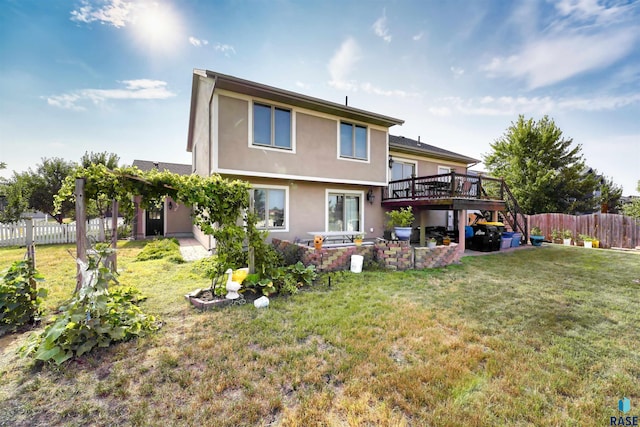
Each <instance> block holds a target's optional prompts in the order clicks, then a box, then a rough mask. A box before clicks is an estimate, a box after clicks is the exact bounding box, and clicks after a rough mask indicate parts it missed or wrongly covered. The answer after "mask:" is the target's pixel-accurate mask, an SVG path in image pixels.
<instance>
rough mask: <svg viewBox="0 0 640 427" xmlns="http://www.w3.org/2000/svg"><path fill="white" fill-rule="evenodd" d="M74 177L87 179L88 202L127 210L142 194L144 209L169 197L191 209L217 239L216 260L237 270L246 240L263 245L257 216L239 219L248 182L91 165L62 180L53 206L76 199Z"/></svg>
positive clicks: (246, 198)
mask: <svg viewBox="0 0 640 427" xmlns="http://www.w3.org/2000/svg"><path fill="white" fill-rule="evenodd" d="M77 178H84V180H85V198H86V199H94V200H97V199H99V198H104V197H108V198H109V199H116V200H117V201H118V202H119V204H121V205H123V206H129V205H131V200H132V199H133V197H135V196H141V197H142V207H143V208H146V207H148V206H149V205H150V204H151V203H153V202H155V201H159V200H163V199H164V198H165V197H167V196H169V197H171V198H172V199H174V200H175V201H176V202H178V203H182V204H185V205H188V206H191V207H192V209H193V222H194V224H195V225H197V226H198V227H200V229H201V230H202V231H203V232H204V233H206V234H210V235H212V236H213V237H214V238H215V239H216V242H217V254H218V256H219V257H220V258H221V259H224V260H225V261H228V262H230V263H234V264H235V265H236V266H237V265H238V264H240V263H243V262H246V253H245V252H244V243H245V242H248V243H249V244H250V245H252V246H254V247H255V246H258V247H259V248H261V245H264V240H263V235H262V233H260V232H258V231H257V230H256V227H255V217H253V216H252V215H246V214H244V215H243V212H246V210H247V209H248V207H249V189H250V184H249V183H248V182H245V181H241V180H230V179H227V178H223V177H221V176H220V175H212V176H209V177H201V176H198V175H187V176H185V175H178V174H175V173H172V172H168V171H158V170H151V171H149V172H143V171H141V170H140V169H138V168H136V167H131V166H126V167H120V168H115V169H108V168H107V167H106V166H104V165H102V164H92V165H90V166H88V167H86V168H80V169H78V170H76V171H75V173H74V174H71V175H69V176H68V177H67V178H66V180H65V181H64V183H63V185H62V188H61V189H60V191H59V192H58V195H57V196H56V200H55V206H56V208H57V207H59V206H61V204H62V202H63V201H65V200H71V199H74V198H75V195H74V190H75V180H76V179H77ZM240 219H242V221H239V220H240Z"/></svg>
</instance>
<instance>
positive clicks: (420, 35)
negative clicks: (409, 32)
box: [411, 31, 424, 42]
mask: <svg viewBox="0 0 640 427" xmlns="http://www.w3.org/2000/svg"><path fill="white" fill-rule="evenodd" d="M423 36H424V31H420V32H419V33H418V34H415V35H414V36H413V37H411V38H412V39H413V41H416V42H417V41H418V40H420V39H422V37H423Z"/></svg>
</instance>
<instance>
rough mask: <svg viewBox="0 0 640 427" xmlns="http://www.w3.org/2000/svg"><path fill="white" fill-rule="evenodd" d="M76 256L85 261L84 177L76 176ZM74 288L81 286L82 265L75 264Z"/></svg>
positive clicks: (78, 288) (85, 215) (77, 289)
mask: <svg viewBox="0 0 640 427" xmlns="http://www.w3.org/2000/svg"><path fill="white" fill-rule="evenodd" d="M75 193H76V257H77V260H81V261H83V262H85V263H86V262H87V210H86V207H87V204H86V200H85V197H84V178H76V192H75ZM77 260H76V266H77V269H76V271H77V274H76V290H75V292H76V293H77V292H79V291H80V288H81V287H82V267H81V266H80V264H77Z"/></svg>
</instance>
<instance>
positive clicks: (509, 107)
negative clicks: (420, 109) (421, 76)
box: [428, 93, 640, 116]
mask: <svg viewBox="0 0 640 427" xmlns="http://www.w3.org/2000/svg"><path fill="white" fill-rule="evenodd" d="M438 103H439V104H440V105H434V106H432V107H430V108H428V111H429V112H430V113H431V114H434V115H439V116H442V115H451V114H452V113H453V112H454V111H455V112H458V113H461V114H468V115H477V116H514V115H518V114H536V115H539V114H540V115H541V114H550V113H556V112H566V111H591V112H593V111H609V110H615V109H619V108H624V107H627V106H629V105H632V104H637V103H640V93H635V94H627V95H621V96H593V97H573V98H558V99H554V98H552V97H550V96H544V97H525V96H518V97H512V96H500V97H492V96H484V97H482V98H470V99H463V98H460V97H445V98H441V99H439V100H438Z"/></svg>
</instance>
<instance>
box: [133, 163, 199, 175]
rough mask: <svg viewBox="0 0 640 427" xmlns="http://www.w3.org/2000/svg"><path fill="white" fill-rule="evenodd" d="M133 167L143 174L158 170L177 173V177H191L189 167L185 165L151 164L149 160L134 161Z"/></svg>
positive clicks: (190, 168)
mask: <svg viewBox="0 0 640 427" xmlns="http://www.w3.org/2000/svg"><path fill="white" fill-rule="evenodd" d="M133 166H136V167H137V168H138V169H140V170H141V171H143V172H148V171H150V170H151V169H158V170H159V171H165V170H166V171H169V172H172V173H177V174H178V175H191V172H192V170H193V169H192V167H191V165H185V164H182V163H166V162H152V161H151V160H134V161H133Z"/></svg>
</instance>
